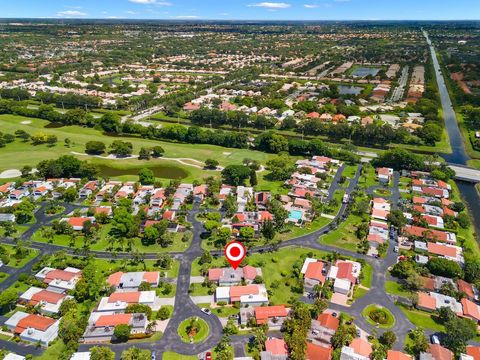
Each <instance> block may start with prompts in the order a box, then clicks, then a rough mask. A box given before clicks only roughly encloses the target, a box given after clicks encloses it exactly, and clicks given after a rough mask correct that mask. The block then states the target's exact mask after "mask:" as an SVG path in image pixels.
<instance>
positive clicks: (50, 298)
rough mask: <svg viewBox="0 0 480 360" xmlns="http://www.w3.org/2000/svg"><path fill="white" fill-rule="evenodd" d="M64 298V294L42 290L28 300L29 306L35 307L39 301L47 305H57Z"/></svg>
mask: <svg viewBox="0 0 480 360" xmlns="http://www.w3.org/2000/svg"><path fill="white" fill-rule="evenodd" d="M64 297H65V295H64V294H59V293H56V292H53V291H48V290H42V291H39V292H38V293H36V294H33V296H32V298H31V299H30V304H31V305H34V306H35V305H37V304H38V303H39V302H41V301H45V302H47V303H49V304H58V302H59V301H60V300H62V299H63V298H64Z"/></svg>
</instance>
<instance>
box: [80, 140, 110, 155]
mask: <svg viewBox="0 0 480 360" xmlns="http://www.w3.org/2000/svg"><path fill="white" fill-rule="evenodd" d="M105 149H106V146H105V144H104V143H103V142H101V141H89V142H87V143H86V144H85V152H86V153H87V154H90V155H100V154H103V153H104V152H105Z"/></svg>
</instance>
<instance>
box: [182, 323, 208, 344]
mask: <svg viewBox="0 0 480 360" xmlns="http://www.w3.org/2000/svg"><path fill="white" fill-rule="evenodd" d="M193 319H195V322H196V324H197V332H196V334H195V335H194V336H193V337H190V336H189V333H188V327H189V326H190V324H191V321H192V320H193ZM209 331H210V330H209V328H208V324H207V323H206V322H205V320H203V319H200V318H188V319H185V320H183V321H182V322H181V323H180V326H179V327H178V330H177V332H178V335H179V336H180V337H181V338H182V340H183V341H184V342H186V343H190V341H191V339H193V342H194V343H199V342H202V341H204V340H205V339H206V338H207V337H208V333H209Z"/></svg>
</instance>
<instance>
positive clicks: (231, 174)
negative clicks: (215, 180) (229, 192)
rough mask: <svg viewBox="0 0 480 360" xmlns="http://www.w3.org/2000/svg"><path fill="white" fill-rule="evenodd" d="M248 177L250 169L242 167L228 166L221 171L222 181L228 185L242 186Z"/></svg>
mask: <svg viewBox="0 0 480 360" xmlns="http://www.w3.org/2000/svg"><path fill="white" fill-rule="evenodd" d="M249 176H250V169H249V168H248V167H246V166H244V165H228V166H227V167H225V168H224V169H223V170H222V177H223V181H224V182H225V183H226V184H228V185H233V186H239V185H242V184H243V183H244V182H245V180H247V179H248V178H249Z"/></svg>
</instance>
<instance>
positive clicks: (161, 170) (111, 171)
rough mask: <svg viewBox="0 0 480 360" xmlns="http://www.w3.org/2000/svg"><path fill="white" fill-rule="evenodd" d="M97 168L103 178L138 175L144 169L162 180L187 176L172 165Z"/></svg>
mask: <svg viewBox="0 0 480 360" xmlns="http://www.w3.org/2000/svg"><path fill="white" fill-rule="evenodd" d="M97 167H98V169H99V172H100V174H101V175H102V176H105V177H117V176H124V175H138V172H139V171H140V170H141V169H144V168H147V169H150V170H152V171H153V174H154V175H155V177H158V178H163V179H178V180H180V179H184V178H186V177H187V176H188V173H187V172H186V171H185V170H183V169H182V168H179V167H177V166H173V165H155V166H139V167H131V168H127V169H120V168H115V167H111V166H108V165H97Z"/></svg>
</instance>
